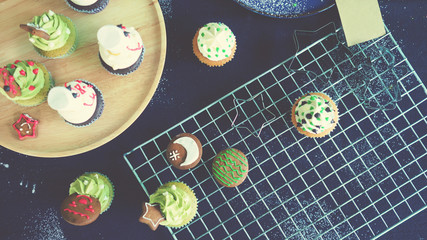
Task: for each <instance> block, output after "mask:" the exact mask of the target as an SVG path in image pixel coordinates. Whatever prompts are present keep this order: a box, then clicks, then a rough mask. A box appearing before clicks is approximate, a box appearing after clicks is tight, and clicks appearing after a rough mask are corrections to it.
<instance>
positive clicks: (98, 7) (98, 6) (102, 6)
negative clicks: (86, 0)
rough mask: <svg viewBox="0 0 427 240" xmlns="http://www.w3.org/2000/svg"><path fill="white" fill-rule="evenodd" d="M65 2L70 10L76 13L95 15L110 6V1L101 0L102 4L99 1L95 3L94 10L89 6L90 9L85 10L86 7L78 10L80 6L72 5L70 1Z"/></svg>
mask: <svg viewBox="0 0 427 240" xmlns="http://www.w3.org/2000/svg"><path fill="white" fill-rule="evenodd" d="M65 2H66V3H67V5H68V6H69V7H70V8H72V9H73V10H74V11H76V12H81V13H89V14H95V13H99V12H101V11H102V10H104V9H105V8H106V7H107V5H108V2H109V0H100V2H101V3H99V1H98V2H95V3H94V4H92V5H94V6H93V7H92V8H90V7H91V6H87V7H89V8H88V9H84V8H86V7H84V6H82V8H78V5H77V4H73V3H71V2H70V0H65ZM74 5H75V6H74Z"/></svg>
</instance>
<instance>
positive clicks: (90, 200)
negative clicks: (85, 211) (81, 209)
mask: <svg viewBox="0 0 427 240" xmlns="http://www.w3.org/2000/svg"><path fill="white" fill-rule="evenodd" d="M80 197H85V198H87V200H89V202H90V203H92V198H91V197H89V196H86V195H77V198H80ZM80 203H81V202H80ZM85 204H87V202H86V203H85Z"/></svg>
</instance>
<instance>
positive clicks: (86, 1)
mask: <svg viewBox="0 0 427 240" xmlns="http://www.w3.org/2000/svg"><path fill="white" fill-rule="evenodd" d="M96 1H98V0H71V2H73V3H75V4H77V5H79V6H89V5H92V4H94V3H96Z"/></svg>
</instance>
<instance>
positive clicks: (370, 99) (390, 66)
mask: <svg viewBox="0 0 427 240" xmlns="http://www.w3.org/2000/svg"><path fill="white" fill-rule="evenodd" d="M324 32H327V34H326V35H325V36H323V37H319V35H320V34H322V33H324ZM337 32H338V31H337V29H336V26H335V24H334V23H333V22H331V23H329V24H327V25H325V26H323V27H321V28H319V29H317V30H315V31H306V30H295V32H294V35H293V39H294V43H295V48H296V53H295V55H294V57H293V58H292V59H291V61H290V63H289V72H291V73H305V74H307V76H308V77H309V78H310V79H311V80H312V81H315V80H316V79H319V80H320V81H321V83H322V84H324V85H325V88H326V87H327V85H331V84H332V76H333V74H334V72H335V71H336V70H337V69H338V67H339V65H340V64H342V63H343V62H345V61H348V62H349V63H350V66H351V67H350V68H349V69H348V70H350V71H351V72H352V74H349V75H348V76H346V78H347V77H349V78H351V76H352V75H354V74H353V73H356V72H360V73H361V74H360V75H361V76H362V77H361V78H362V79H357V81H355V82H354V83H353V85H349V86H346V88H347V89H345V90H348V91H352V92H353V93H354V95H355V97H356V98H358V99H359V101H360V102H361V103H362V104H363V105H364V106H365V107H366V108H368V109H379V110H391V109H394V108H395V107H396V103H397V102H398V101H400V100H401V91H400V87H399V84H398V82H397V81H398V78H397V77H396V78H394V79H392V80H391V81H390V80H388V81H387V82H389V83H390V84H385V81H383V80H382V79H381V75H382V74H383V73H384V72H387V71H393V72H394V71H400V72H402V71H406V72H408V71H409V69H408V68H407V66H394V65H395V57H394V55H393V54H392V53H391V52H390V51H389V50H388V49H387V48H385V47H379V48H378V51H379V53H380V55H381V56H382V57H384V58H389V59H390V60H389V61H387V63H386V68H387V69H386V71H382V72H381V73H380V74H378V71H379V70H378V69H380V68H379V67H378V64H375V62H377V59H378V58H376V59H373V60H371V58H370V57H369V56H368V57H366V56H363V57H362V58H361V59H357V57H356V55H355V54H354V53H353V52H352V50H351V49H350V48H349V47H347V46H346V45H345V44H344V43H342V42H341V41H340V40H339V37H338V34H337ZM303 36H305V37H309V38H311V41H312V44H317V43H320V42H321V41H323V40H324V39H326V38H328V37H330V36H333V37H334V38H335V40H336V45H335V47H334V48H333V49H332V50H331V51H334V50H335V49H336V50H338V51H340V52H342V53H344V55H345V56H346V58H347V59H346V60H344V61H341V62H339V63H336V62H338V61H335V60H334V66H333V67H331V68H329V69H327V70H326V71H324V72H322V73H316V72H314V71H311V70H307V69H304V67H305V66H301V67H299V68H298V69H295V68H292V65H293V64H294V62H295V60H296V59H297V60H298V61H299V59H298V53H299V51H300V50H301V49H300V47H301V46H300V38H301V37H303ZM313 39H315V40H313ZM381 56H380V57H381ZM368 71H374V72H375V73H376V76H377V77H374V78H372V77H371V75H370V74H369V73H368ZM310 76H311V77H310ZM394 76H396V73H395V72H394ZM375 80H381V84H382V86H383V88H382V90H381V91H379V92H386V93H387V94H386V95H387V96H388V97H389V100H388V101H387V102H386V103H384V104H380V103H379V100H378V99H374V98H375V97H376V96H378V95H379V94H378V93H374V94H369V93H370V92H373V91H372V90H371V89H370V84H372V83H374V81H375ZM359 88H360V89H362V90H361V94H357V93H355V92H356V90H357V89H359ZM375 92H378V91H375ZM383 101H384V99H383ZM374 103H377V104H374Z"/></svg>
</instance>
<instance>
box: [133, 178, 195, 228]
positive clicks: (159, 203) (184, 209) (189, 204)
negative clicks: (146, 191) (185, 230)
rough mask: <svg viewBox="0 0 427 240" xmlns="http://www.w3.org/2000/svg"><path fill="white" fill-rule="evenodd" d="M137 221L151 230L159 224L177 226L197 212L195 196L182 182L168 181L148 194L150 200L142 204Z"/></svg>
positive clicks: (188, 220)
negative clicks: (141, 211)
mask: <svg viewBox="0 0 427 240" xmlns="http://www.w3.org/2000/svg"><path fill="white" fill-rule="evenodd" d="M142 208H143V213H142V215H141V217H140V218H139V221H140V222H142V223H145V224H147V225H148V226H149V227H150V228H151V229H152V230H153V231H154V230H156V229H157V227H158V226H159V225H163V226H167V227H174V228H179V227H183V226H185V225H186V224H188V223H189V222H190V221H191V220H192V219H193V218H194V216H195V215H196V213H197V198H196V196H195V195H194V192H193V191H192V190H191V189H190V188H189V187H188V186H187V185H186V184H184V183H182V182H169V183H166V184H164V185H162V186H160V187H159V188H158V189H157V190H156V192H155V193H153V194H152V195H150V201H149V202H146V203H144V204H143V206H142Z"/></svg>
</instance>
